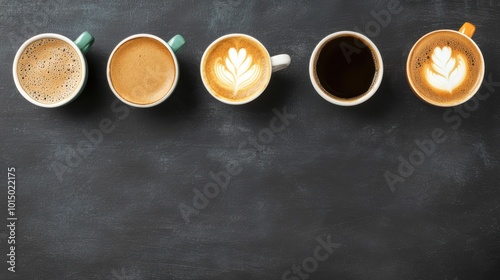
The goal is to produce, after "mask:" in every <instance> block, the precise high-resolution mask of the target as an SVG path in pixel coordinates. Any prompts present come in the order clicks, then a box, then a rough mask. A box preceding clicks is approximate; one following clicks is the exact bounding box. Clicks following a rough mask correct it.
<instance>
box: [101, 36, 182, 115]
mask: <svg viewBox="0 0 500 280" xmlns="http://www.w3.org/2000/svg"><path fill="white" fill-rule="evenodd" d="M184 44H185V40H184V38H183V37H182V36H181V35H176V36H174V37H173V38H172V39H171V40H170V41H168V43H167V42H165V41H164V40H163V39H161V38H159V37H157V36H154V35H151V34H136V35H132V36H130V37H127V38H125V39H124V40H123V41H121V42H120V43H119V44H118V45H117V46H116V47H115V49H114V50H113V52H112V53H111V55H110V56H109V60H108V66H107V71H106V72H107V78H108V84H109V87H110V88H111V90H112V91H113V93H114V95H115V96H116V97H117V98H118V99H120V100H121V101H123V102H124V103H125V104H128V105H130V106H133V107H138V108H149V107H153V106H156V105H158V104H160V103H162V102H163V101H165V100H166V99H167V98H168V97H169V96H170V95H171V94H172V92H173V91H174V90H175V87H176V86H177V81H178V80H179V64H178V62H177V58H176V55H175V53H176V52H177V51H178V50H179V49H180V48H181V47H182V46H183V45H184Z"/></svg>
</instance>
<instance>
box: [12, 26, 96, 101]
mask: <svg viewBox="0 0 500 280" xmlns="http://www.w3.org/2000/svg"><path fill="white" fill-rule="evenodd" d="M41 39H58V40H62V41H64V42H66V43H68V44H69V45H70V46H71V47H72V48H73V49H74V50H75V51H76V53H77V54H78V57H79V58H80V63H81V66H82V78H81V79H80V81H79V83H78V86H77V87H76V89H75V91H74V92H72V93H71V94H70V95H69V96H68V98H66V99H64V100H61V101H59V102H56V103H51V104H45V103H42V102H39V101H37V100H35V99H33V98H32V97H31V96H30V95H29V94H28V93H26V91H25V90H24V88H23V87H22V86H21V83H20V81H19V77H18V75H17V70H18V64H19V63H18V62H19V58H20V57H21V55H22V53H23V52H24V50H25V49H26V47H27V46H29V45H30V44H31V43H33V42H35V41H37V40H41ZM12 74H13V76H14V83H15V84H16V87H17V90H18V91H19V93H21V95H22V96H23V97H24V98H25V99H26V100H28V101H29V102H31V103H32V104H34V105H37V106H39V107H43V108H57V107H61V106H63V105H66V104H68V103H70V102H72V101H73V100H75V99H76V97H78V96H79V95H80V93H82V91H83V87H84V85H85V84H86V82H87V76H88V73H87V61H86V59H85V56H84V55H83V52H82V51H81V50H80V48H79V47H78V46H77V45H76V43H75V42H73V41H72V40H71V39H69V38H68V37H66V36H64V35H61V34H57V33H42V34H38V35H35V36H33V37H31V38H29V39H28V40H26V41H25V42H24V43H23V44H22V45H21V47H19V49H18V50H17V52H16V56H15V57H14V63H13V66H12Z"/></svg>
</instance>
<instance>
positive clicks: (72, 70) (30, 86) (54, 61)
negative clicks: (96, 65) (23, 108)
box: [17, 38, 83, 104]
mask: <svg viewBox="0 0 500 280" xmlns="http://www.w3.org/2000/svg"><path fill="white" fill-rule="evenodd" d="M17 77H18V80H19V83H20V85H21V87H22V88H23V90H24V91H25V92H26V93H27V94H28V95H29V96H30V97H31V98H33V99H34V100H36V101H38V102H40V103H43V104H53V103H57V102H60V101H62V100H64V99H66V98H69V97H71V96H72V95H73V93H74V92H75V91H76V90H78V87H79V86H80V84H81V82H82V78H83V73H82V65H81V61H80V57H79V56H78V53H77V52H76V50H75V49H73V47H72V46H71V45H70V44H68V43H66V42H65V41H63V40H60V39H54V38H50V39H40V40H37V41H34V42H32V43H31V44H29V45H28V46H27V47H26V48H25V49H24V50H23V52H22V54H21V56H20V57H19V60H18V62H17Z"/></svg>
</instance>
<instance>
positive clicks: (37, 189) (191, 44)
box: [0, 0, 500, 280]
mask: <svg viewBox="0 0 500 280" xmlns="http://www.w3.org/2000/svg"><path fill="white" fill-rule="evenodd" d="M389 2H392V1H344V0H335V1H330V0H324V1H302V0H301V1H299V0H291V1H235V0H233V1H218V0H208V1H128V0H127V1H107V2H104V1H102V2H99V1H64V0H57V1H56V0H47V1H6V0H3V1H0V16H1V18H0V20H1V24H0V34H2V35H3V36H4V39H3V40H2V42H1V43H0V59H1V61H2V64H1V66H0V67H1V68H0V73H1V75H0V94H1V99H0V109H1V110H0V125H1V126H0V127H1V128H2V134H1V135H2V137H1V138H0V155H1V165H0V166H1V168H2V170H3V171H2V174H4V175H5V174H6V169H7V167H8V166H15V167H16V168H17V172H16V173H17V176H18V178H17V183H18V188H17V204H18V206H17V209H18V210H17V214H18V218H19V221H18V229H17V242H18V247H17V266H16V268H17V273H16V274H15V275H14V274H12V273H7V265H6V264H5V260H6V254H7V253H8V252H7V243H6V238H5V234H6V233H7V231H6V229H5V227H2V228H3V229H2V230H1V231H0V233H1V235H0V255H1V256H3V257H1V258H0V260H1V261H2V262H3V263H4V265H2V270H1V272H0V278H1V279H119V280H122V279H282V277H283V276H284V275H285V277H288V278H289V279H299V278H293V277H292V274H289V276H287V274H286V271H287V270H291V267H292V265H294V264H297V265H302V263H303V261H304V260H311V259H310V257H314V251H315V248H316V247H317V246H318V241H317V239H318V238H320V239H322V240H326V239H327V237H328V236H330V238H331V241H332V242H334V243H336V244H337V245H336V246H337V247H338V248H335V249H334V250H333V252H332V253H331V255H330V256H329V258H328V259H327V260H325V261H323V262H319V264H318V267H317V269H316V271H314V272H312V273H310V275H309V277H310V278H309V279H383V280H391V279H394V280H399V279H429V280H430V279H443V280H445V279H449V280H454V279H458V280H462V279H499V278H500V271H499V267H500V240H499V232H500V228H499V227H500V224H499V210H500V208H499V206H500V189H499V187H498V182H499V179H500V174H499V172H498V169H499V157H500V146H499V144H498V142H499V140H500V129H499V127H500V106H499V105H498V104H499V102H500V100H499V97H498V91H499V90H500V87H496V88H494V87H489V88H488V87H486V86H483V88H482V89H481V93H482V94H484V95H486V94H488V93H489V92H490V91H491V89H493V90H495V89H496V91H497V92H496V93H493V94H491V96H490V97H488V98H483V99H486V100H483V101H481V102H480V103H479V107H478V109H477V110H476V111H474V112H473V113H472V114H470V115H467V114H464V115H463V116H460V115H459V113H452V114H451V115H446V116H447V117H444V114H447V110H446V109H440V108H434V107H431V106H428V105H426V104H424V103H422V102H421V101H419V100H418V99H417V98H416V97H414V96H413V94H412V93H411V91H410V89H409V87H408V85H407V82H406V78H405V72H404V69H405V63H406V57H407V54H408V52H409V50H410V49H411V47H412V45H413V43H414V42H416V40H417V39H418V38H420V37H421V36H422V35H424V34H425V33H427V32H429V31H432V30H436V29H441V28H450V29H458V28H459V27H460V26H461V24H462V23H463V22H464V21H466V20H468V21H471V22H473V23H475V24H476V26H477V28H478V31H477V33H476V36H475V40H476V42H477V43H478V44H479V46H480V47H481V48H482V50H483V52H484V56H485V59H486V64H487V65H486V66H487V67H486V76H487V77H491V80H493V81H500V67H499V66H498V65H499V64H498V62H499V58H500V57H499V56H500V54H499V53H498V45H499V43H500V37H499V35H498V22H499V20H500V16H499V14H498V10H499V8H500V3H498V1H468V0H467V1H458V0H453V1H452V0H450V1H432V2H431V3H429V1H416V0H415V1H404V2H403V3H402V6H403V8H404V9H403V11H402V12H401V13H399V14H397V15H393V16H392V21H391V23H390V24H388V25H387V26H386V27H384V28H381V30H380V32H379V34H372V36H371V38H372V40H373V41H374V42H375V43H376V44H377V46H378V47H379V49H380V51H381V53H382V55H383V57H384V62H385V66H386V72H385V77H384V81H383V83H382V86H381V88H380V90H379V92H378V93H377V94H376V95H375V97H374V98H373V99H372V100H370V101H369V102H367V103H366V104H364V105H362V106H359V107H356V108H340V107H336V106H334V105H331V104H329V103H327V102H325V101H324V100H322V99H321V98H320V97H319V96H318V95H317V94H316V93H315V92H314V90H313V88H312V86H311V84H310V81H309V77H308V62H309V56H310V53H311V52H312V50H313V49H314V46H315V45H316V43H317V42H318V41H319V40H320V39H321V38H323V37H324V36H326V35H328V34H330V33H333V32H335V31H339V30H352V29H355V28H360V29H362V30H364V28H365V26H367V25H368V24H369V23H370V21H373V20H374V19H373V16H372V14H371V13H370V12H371V11H381V10H383V9H387V7H388V5H389ZM51 3H58V5H57V6H56V5H52V4H51ZM34 23H36V24H34ZM29 27H31V28H29ZM33 27H35V28H33ZM84 30H87V31H89V32H91V33H92V34H93V35H94V37H95V38H96V43H95V45H94V46H93V47H92V49H91V51H90V52H89V53H88V55H87V60H88V64H89V67H90V76H89V81H88V85H87V88H86V90H85V92H84V93H83V94H82V96H80V97H79V98H78V99H77V100H76V101H75V102H74V103H72V104H70V105H68V106H67V107H64V108H60V109H55V110H47V109H41V108H37V107H34V106H32V105H31V104H30V103H28V102H26V101H25V100H24V99H23V98H22V97H21V95H20V94H19V93H17V91H16V89H15V86H14V82H13V80H12V74H11V65H12V60H13V57H14V54H15V51H16V50H17V48H18V47H19V46H20V44H21V43H22V41H21V39H18V37H22V38H25V39H27V38H28V37H29V36H30V34H31V35H35V34H38V33H43V32H54V33H60V34H63V35H65V36H68V37H70V38H76V37H77V36H78V35H79V34H80V33H81V32H82V31H84ZM232 32H241V33H247V34H250V35H253V36H255V37H256V38H258V39H259V40H261V41H262V42H263V43H264V44H265V45H266V46H267V48H268V50H269V51H270V53H272V54H278V53H288V54H290V55H291V57H292V65H291V66H290V67H289V68H288V69H286V70H284V71H282V72H279V73H277V74H275V75H274V76H273V79H272V81H271V84H270V86H269V88H268V90H267V91H266V92H265V93H264V95H263V96H261V97H260V98H259V99H257V100H256V101H255V102H254V103H252V104H250V105H246V106H241V107H231V106H227V105H224V104H222V103H219V102H218V101H216V100H215V99H213V98H212V97H211V96H210V95H209V94H208V93H207V92H206V90H205V89H204V87H203V85H202V82H201V78H200V77H199V69H198V65H199V61H200V59H201V56H202V53H203V51H204V49H205V48H206V47H207V46H208V45H209V44H210V43H211V42H212V41H213V40H215V39H216V38H218V37H219V36H221V35H224V34H227V33H232ZM135 33H152V34H155V35H158V36H160V37H162V38H164V39H169V38H170V37H171V36H173V35H175V34H177V33H179V34H182V35H183V36H184V37H185V38H186V40H187V44H186V46H185V47H184V49H182V50H181V51H180V52H179V54H178V59H179V63H180V67H181V73H180V74H181V79H180V82H179V86H178V88H177V90H176V91H175V92H174V94H173V96H172V97H171V98H170V99H169V100H167V101H166V102H165V103H164V104H162V105H160V106H158V107H156V108H153V109H146V110H140V109H128V107H125V106H124V105H122V104H120V103H115V105H114V106H113V105H112V104H113V102H114V101H115V100H116V98H115V97H114V96H113V94H112V93H111V91H110V90H109V88H108V85H107V81H106V76H105V70H106V69H105V68H106V63H107V59H108V55H109V54H110V53H111V51H112V49H113V48H114V46H115V45H116V44H118V42H119V41H121V40H122V39H123V38H125V37H127V36H129V35H132V34H135ZM363 33H365V34H366V32H363ZM6 34H8V36H7V37H8V38H12V40H9V39H6V38H5V36H6ZM12 34H14V35H15V36H14V35H12ZM367 35H370V34H367ZM374 35H376V36H374ZM17 39H18V40H17ZM284 107H286V109H287V110H288V112H290V113H291V114H294V115H296V117H295V118H294V119H292V120H290V122H289V124H288V125H287V126H286V129H285V130H283V131H281V132H277V133H275V135H274V138H273V139H272V141H270V143H268V144H266V145H261V144H259V145H260V146H258V148H259V149H255V148H250V147H251V144H249V143H251V142H252V139H254V138H258V137H259V133H261V136H262V135H264V134H265V133H266V132H268V130H265V129H266V128H268V127H269V122H270V121H271V120H272V119H273V118H274V116H275V113H274V112H273V109H276V110H279V111H282V110H283V108H284ZM459 116H460V117H459ZM106 118H107V119H109V120H111V122H113V127H114V130H113V131H112V132H111V133H108V134H104V136H103V140H102V142H101V143H99V144H98V145H95V146H93V147H92V149H90V150H87V152H88V153H87V155H86V157H81V160H80V161H78V159H76V160H75V161H73V162H72V164H73V166H75V167H72V168H71V171H68V172H67V173H65V174H63V175H62V177H61V179H62V180H59V179H58V177H57V176H56V173H55V172H54V170H53V168H52V167H53V166H54V163H55V162H59V163H61V164H65V162H66V158H67V157H70V155H71V153H70V151H72V149H76V148H77V145H78V143H79V142H80V141H83V140H85V139H86V137H85V134H84V131H87V132H88V131H91V130H94V129H97V128H98V127H99V123H100V122H101V121H102V120H103V119H106ZM459 121H460V125H459V123H458V122H459ZM436 128H440V129H442V130H443V131H444V132H445V133H446V136H447V139H446V141H445V142H444V143H442V144H439V145H438V146H437V148H436V150H435V152H434V153H432V154H431V155H430V156H428V157H426V159H425V163H423V164H422V165H421V166H419V167H417V168H416V169H415V171H414V174H413V175H412V176H410V177H408V178H406V179H405V181H404V182H400V183H397V184H396V185H395V186H394V189H393V190H391V189H390V188H389V186H388V184H387V183H386V180H385V178H384V173H385V172H386V171H391V172H394V173H396V172H397V169H398V164H399V160H398V157H400V156H403V157H405V158H408V156H409V154H410V153H411V152H412V151H413V150H415V149H417V146H416V144H415V141H416V140H423V139H426V138H430V137H431V133H432V131H433V130H434V129H436ZM262 131H266V132H262ZM264 136H265V135H264ZM270 140H271V139H270ZM254 146H257V145H254ZM68 155H69V156H68ZM231 162H233V163H234V162H236V163H238V166H239V167H240V169H239V170H238V171H241V172H240V173H239V174H238V175H236V176H232V178H231V181H230V184H229V185H228V186H227V188H226V190H225V191H221V193H220V194H219V195H218V196H216V197H215V198H213V199H210V200H209V201H208V206H206V207H205V208H204V209H201V210H199V212H196V214H193V215H191V216H190V219H189V223H187V222H186V221H185V220H184V219H183V217H182V215H181V213H180V210H179V206H180V205H182V204H184V205H190V206H193V197H194V196H195V192H194V191H193V189H197V190H200V191H203V188H204V186H205V185H207V184H208V183H210V182H213V179H212V178H211V176H210V172H214V173H218V172H221V171H224V170H225V169H226V165H227V164H228V163H231ZM5 176H6V175H5ZM2 178H5V177H2ZM3 180H5V181H7V179H6V178H5V179H3ZM2 190H3V191H2V194H1V195H0V197H1V199H0V207H1V208H0V209H1V213H4V215H2V217H0V218H2V219H4V220H5V218H6V217H7V214H6V211H5V210H6V208H7V206H6V200H7V199H6V196H7V191H6V188H2ZM204 202H205V204H206V201H204ZM199 203H203V201H202V202H199ZM308 258H309V259H308ZM307 274H309V273H307ZM303 278H305V276H303Z"/></svg>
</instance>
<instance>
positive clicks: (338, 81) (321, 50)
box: [309, 31, 384, 106]
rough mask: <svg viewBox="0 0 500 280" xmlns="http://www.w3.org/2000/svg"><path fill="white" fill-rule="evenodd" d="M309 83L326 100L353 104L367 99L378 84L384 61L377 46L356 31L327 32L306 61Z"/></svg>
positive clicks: (382, 73) (334, 102) (341, 103)
mask: <svg viewBox="0 0 500 280" xmlns="http://www.w3.org/2000/svg"><path fill="white" fill-rule="evenodd" d="M309 76H310V78H311V83H312V85H313V86H314V89H315V90H316V91H317V92H318V94H319V95H320V96H321V97H323V98H324V99H325V100H326V101H328V102H330V103H333V104H336V105H340V106H355V105H358V104H361V103H363V102H365V101H367V100H368V99H370V98H371V97H372V96H373V95H374V94H375V93H376V92H377V90H378V88H379V87H380V84H381V82H382V78H383V76H384V63H383V61H382V56H381V54H380V51H379V50H378V48H377V46H376V45H375V44H374V43H373V42H372V41H371V40H370V39H369V38H368V37H366V36H364V35H363V34H360V33H357V32H351V31H341V32H336V33H333V34H331V35H328V36H326V37H325V38H324V39H323V40H321V41H320V42H319V43H318V45H317V46H316V48H315V49H314V51H313V53H312V56H311V60H310V63H309Z"/></svg>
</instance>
